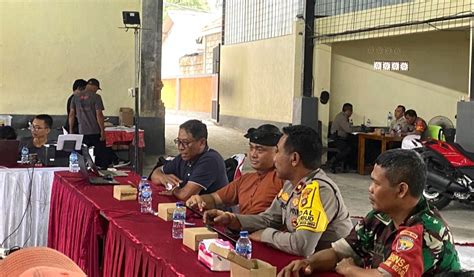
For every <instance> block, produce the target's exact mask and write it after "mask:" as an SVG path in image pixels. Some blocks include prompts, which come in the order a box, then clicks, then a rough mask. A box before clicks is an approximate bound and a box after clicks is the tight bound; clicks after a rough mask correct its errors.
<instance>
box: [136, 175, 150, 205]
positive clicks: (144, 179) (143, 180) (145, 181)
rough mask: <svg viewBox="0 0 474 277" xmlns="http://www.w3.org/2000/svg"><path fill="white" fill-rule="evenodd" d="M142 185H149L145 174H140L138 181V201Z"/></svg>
mask: <svg viewBox="0 0 474 277" xmlns="http://www.w3.org/2000/svg"><path fill="white" fill-rule="evenodd" d="M144 185H149V183H148V178H147V177H146V176H142V178H141V179H140V183H138V202H139V203H140V201H141V199H140V197H141V195H142V190H143V186H144Z"/></svg>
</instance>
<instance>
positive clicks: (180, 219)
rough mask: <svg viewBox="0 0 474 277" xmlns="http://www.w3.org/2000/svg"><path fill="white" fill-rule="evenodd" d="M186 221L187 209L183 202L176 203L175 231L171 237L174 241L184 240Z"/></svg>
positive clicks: (172, 231)
mask: <svg viewBox="0 0 474 277" xmlns="http://www.w3.org/2000/svg"><path fill="white" fill-rule="evenodd" d="M185 221H186V208H185V207H184V204H183V202H176V208H175V209H174V211H173V229H172V230H171V236H172V237H173V238H174V239H182V238H183V229H184V222H185Z"/></svg>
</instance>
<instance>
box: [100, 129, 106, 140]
mask: <svg viewBox="0 0 474 277" xmlns="http://www.w3.org/2000/svg"><path fill="white" fill-rule="evenodd" d="M100 141H105V131H100Z"/></svg>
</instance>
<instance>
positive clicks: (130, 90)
mask: <svg viewBox="0 0 474 277" xmlns="http://www.w3.org/2000/svg"><path fill="white" fill-rule="evenodd" d="M128 97H135V90H134V89H133V88H129V89H128Z"/></svg>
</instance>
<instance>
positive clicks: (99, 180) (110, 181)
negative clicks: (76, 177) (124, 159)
mask: <svg viewBox="0 0 474 277" xmlns="http://www.w3.org/2000/svg"><path fill="white" fill-rule="evenodd" d="M77 159H78V162H79V168H80V172H81V175H82V177H84V179H86V180H89V183H91V184H93V185H118V184H119V182H117V181H115V180H114V178H112V177H110V178H104V177H93V176H89V171H88V170H87V166H86V162H85V160H84V157H83V156H82V155H80V154H77Z"/></svg>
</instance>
